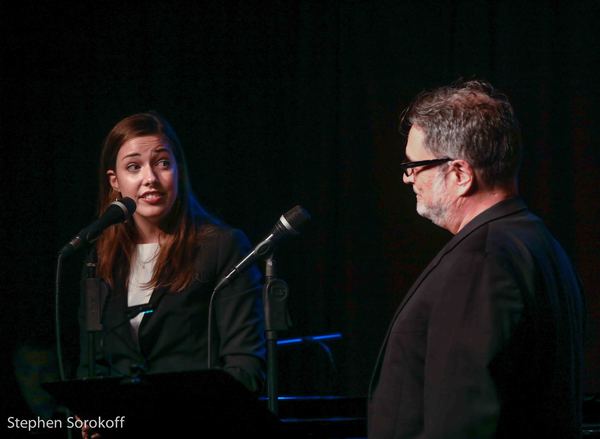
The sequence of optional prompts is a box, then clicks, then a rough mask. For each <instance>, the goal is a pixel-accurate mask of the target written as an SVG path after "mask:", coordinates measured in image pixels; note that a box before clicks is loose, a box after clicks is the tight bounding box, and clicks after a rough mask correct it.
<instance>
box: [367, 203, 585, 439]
mask: <svg viewBox="0 0 600 439" xmlns="http://www.w3.org/2000/svg"><path fill="white" fill-rule="evenodd" d="M583 313H584V311H583V298H582V294H581V291H580V283H579V280H578V277H577V275H576V273H575V272H574V270H573V268H572V266H571V263H570V262H569V260H568V258H567V256H566V255H565V253H564V251H563V250H562V248H561V247H560V245H559V244H558V243H557V242H556V241H555V240H554V239H553V238H552V236H551V235H550V233H549V232H548V230H547V229H546V227H545V226H544V225H543V223H542V221H541V220H540V219H539V218H537V217H536V216H534V215H532V214H531V213H530V212H529V211H528V210H527V208H526V206H525V204H524V203H523V202H522V201H521V200H520V199H518V198H515V199H510V200H506V201H503V202H501V203H498V204H497V205H495V206H493V207H491V208H490V209H488V210H486V211H485V212H483V213H481V214H480V215H478V216H477V217H476V218H474V219H473V220H472V221H471V222H470V223H469V224H468V225H467V226H465V227H464V229H463V230H461V231H460V232H459V233H458V234H457V235H455V236H454V237H453V238H452V239H451V240H450V241H449V242H448V244H447V245H446V246H445V247H444V248H443V249H442V250H441V251H440V252H439V253H438V254H437V256H436V257H435V258H434V259H433V260H432V261H431V263H430V264H429V266H428V267H427V268H426V269H425V271H423V273H422V274H421V275H420V277H419V278H418V279H417V281H416V282H415V283H414V285H413V286H412V287H411V289H410V290H409V291H408V293H407V295H406V297H405V298H404V300H403V302H402V303H401V305H400V306H399V308H398V310H397V311H396V314H395V316H394V318H393V320H392V323H391V325H390V328H389V330H388V333H387V335H386V338H385V341H384V343H383V346H382V348H381V352H380V355H379V358H378V360H377V364H376V367H375V371H374V373H373V377H372V380H371V387H370V390H369V397H368V402H369V407H368V410H369V417H368V428H369V437H370V438H371V439H380V438H428V439H433V438H461V439H465V438H478V439H481V438H491V437H502V438H504V437H506V438H515V437H528V438H561V439H566V438H574V437H579V435H580V428H581V427H580V422H581V385H580V382H581V365H582V337H583Z"/></svg>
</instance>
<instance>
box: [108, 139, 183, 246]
mask: <svg viewBox="0 0 600 439" xmlns="http://www.w3.org/2000/svg"><path fill="white" fill-rule="evenodd" d="M107 175H108V180H109V183H110V185H111V186H112V188H113V189H114V190H115V191H117V192H120V193H121V195H122V196H123V197H130V198H132V199H133V200H134V201H135V202H136V204H137V208H136V210H135V213H134V215H133V217H134V220H135V223H136V226H137V227H138V228H139V229H141V231H142V235H144V232H149V231H152V230H157V229H158V226H159V224H160V221H161V220H162V219H164V218H165V216H166V215H167V214H168V213H169V212H170V210H171V208H172V207H173V204H174V203H175V200H176V199H177V193H178V187H177V182H178V169H177V163H176V161H175V156H174V154H173V151H172V149H171V146H170V145H169V144H168V143H166V142H165V141H163V140H162V139H161V138H160V137H158V136H144V137H135V138H133V139H131V140H128V141H127V142H125V143H124V144H123V145H121V148H120V149H119V152H118V153H117V162H116V164H115V169H114V170H109V171H107Z"/></svg>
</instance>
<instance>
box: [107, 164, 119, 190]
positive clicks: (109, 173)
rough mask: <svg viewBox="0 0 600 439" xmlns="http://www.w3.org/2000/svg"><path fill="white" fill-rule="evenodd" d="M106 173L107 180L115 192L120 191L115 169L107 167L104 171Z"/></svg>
mask: <svg viewBox="0 0 600 439" xmlns="http://www.w3.org/2000/svg"><path fill="white" fill-rule="evenodd" d="M106 175H107V177H108V182H109V183H110V185H111V187H112V188H113V190H114V191H115V192H121V189H119V181H118V180H117V174H115V171H113V170H112V169H109V170H108V171H106Z"/></svg>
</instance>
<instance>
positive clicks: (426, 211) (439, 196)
mask: <svg viewBox="0 0 600 439" xmlns="http://www.w3.org/2000/svg"><path fill="white" fill-rule="evenodd" d="M430 190H431V195H432V196H431V201H430V202H429V203H428V204H424V203H423V197H420V199H421V201H419V197H417V213H418V214H419V215H421V216H422V217H424V218H427V219H429V220H431V222H432V223H434V224H435V225H437V226H440V227H443V228H446V227H445V226H446V225H447V224H448V220H449V216H450V215H449V211H450V205H451V202H450V200H449V199H448V197H447V195H446V178H445V174H444V173H443V172H438V173H437V175H436V176H435V178H434V180H433V184H432V186H431V189H430Z"/></svg>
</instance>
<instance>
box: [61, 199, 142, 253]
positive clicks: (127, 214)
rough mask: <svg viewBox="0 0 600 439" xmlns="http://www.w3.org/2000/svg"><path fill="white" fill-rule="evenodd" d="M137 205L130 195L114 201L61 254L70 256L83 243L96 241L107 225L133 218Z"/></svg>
mask: <svg viewBox="0 0 600 439" xmlns="http://www.w3.org/2000/svg"><path fill="white" fill-rule="evenodd" d="M135 207H136V205H135V201H133V200H132V199H131V198H129V197H126V198H123V199H121V200H116V201H113V202H112V203H110V205H109V206H108V209H106V211H105V212H104V213H103V214H102V215H101V216H100V218H98V219H97V220H96V221H94V222H93V223H92V224H90V225H89V226H87V227H86V228H85V229H82V230H81V231H80V232H79V233H78V234H77V235H75V237H74V238H73V239H71V240H70V241H69V243H68V244H66V245H65V246H64V247H63V248H62V249H61V250H60V252H59V254H60V255H62V256H68V255H70V254H72V253H74V252H75V251H76V250H77V249H79V248H80V247H82V246H83V245H86V244H90V243H92V242H94V241H95V240H96V239H98V237H99V236H100V234H101V233H102V232H103V231H104V229H106V228H107V227H109V226H112V225H113V224H117V223H122V222H125V221H127V220H128V219H129V218H131V215H133V212H135Z"/></svg>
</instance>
